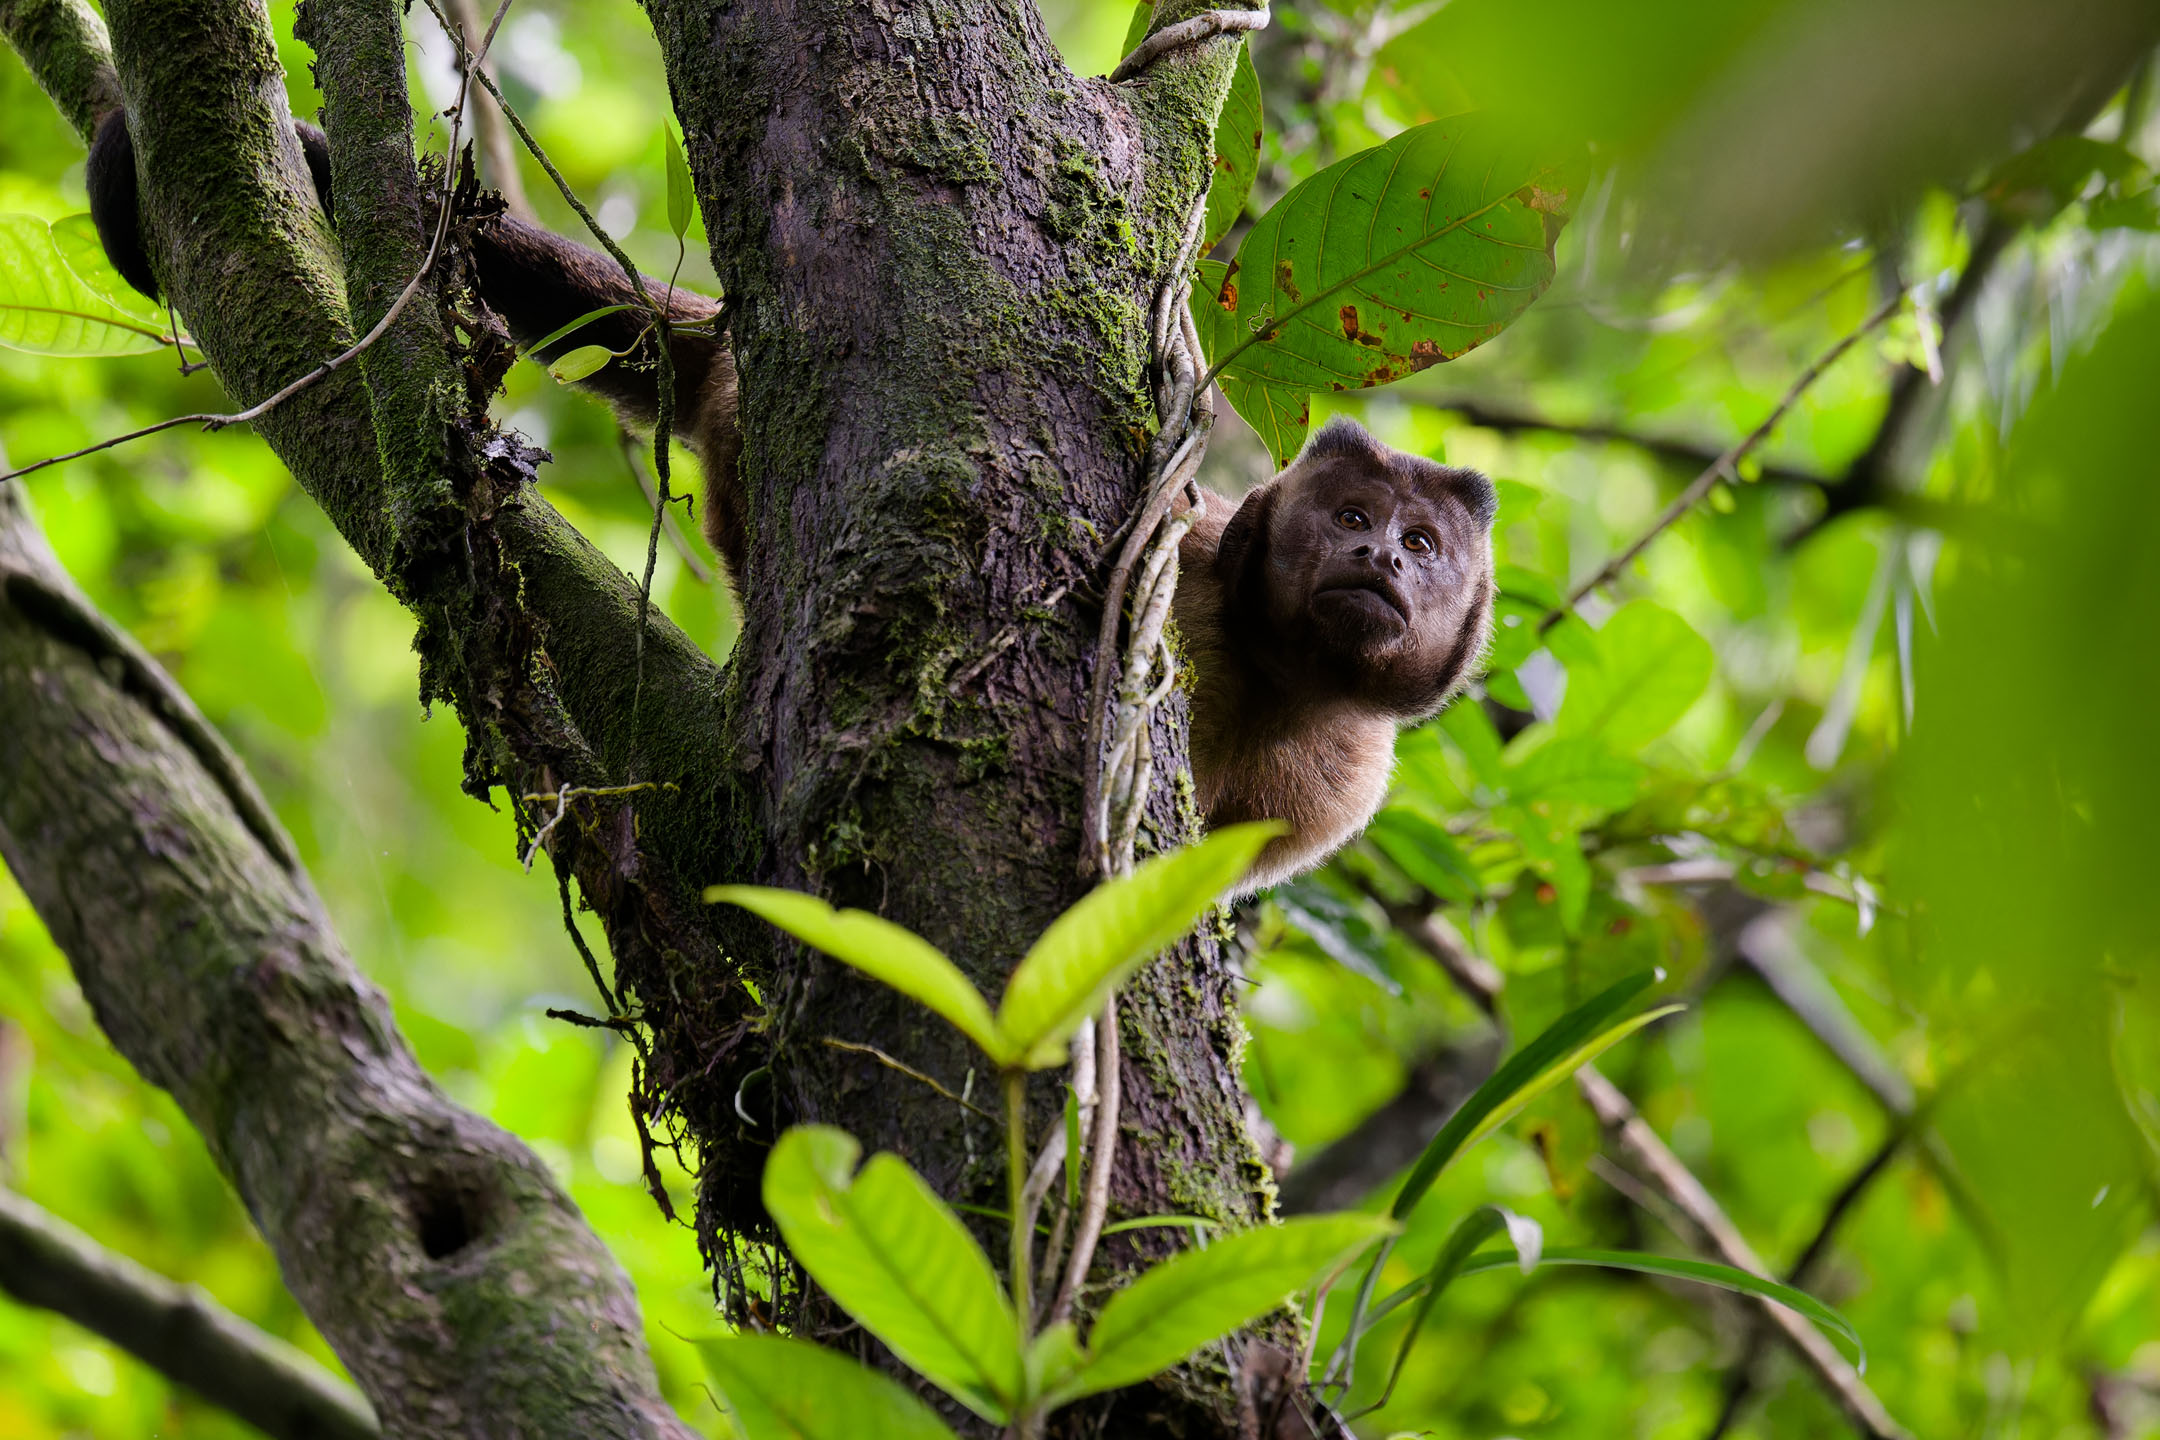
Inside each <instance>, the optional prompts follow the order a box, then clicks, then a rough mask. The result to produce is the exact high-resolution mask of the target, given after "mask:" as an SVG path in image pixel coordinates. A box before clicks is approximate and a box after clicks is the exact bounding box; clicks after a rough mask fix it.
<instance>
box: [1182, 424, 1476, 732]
mask: <svg viewBox="0 0 2160 1440" xmlns="http://www.w3.org/2000/svg"><path fill="white" fill-rule="evenodd" d="M1496 508H1497V499H1496V496H1495V494H1494V491H1493V485H1492V482H1491V481H1490V480H1488V479H1486V478H1485V477H1484V476H1483V475H1481V474H1479V473H1478V472H1477V471H1475V470H1467V469H1463V468H1460V467H1457V466H1448V465H1440V464H1436V463H1435V462H1433V461H1431V460H1427V459H1425V458H1423V457H1422V456H1418V455H1410V454H1406V453H1404V452H1403V451H1400V450H1396V449H1393V448H1391V447H1389V446H1387V445H1383V444H1381V443H1380V442H1379V441H1378V440H1375V439H1374V438H1373V437H1372V436H1371V435H1370V434H1368V433H1367V432H1366V430H1365V428H1364V427H1363V426H1361V425H1359V424H1358V423H1357V422H1356V421H1354V420H1351V419H1349V418H1348V417H1346V416H1337V417H1335V418H1334V419H1332V420H1330V421H1329V422H1328V423H1327V424H1326V425H1325V426H1323V427H1322V428H1321V430H1320V431H1319V432H1318V433H1317V434H1315V435H1314V436H1313V437H1312V439H1311V440H1309V441H1308V442H1307V443H1306V445H1305V448H1304V450H1303V451H1302V452H1301V453H1300V454H1299V455H1298V457H1297V459H1296V460H1295V461H1293V462H1292V463H1291V465H1290V467H1289V468H1288V469H1286V470H1284V471H1283V472H1282V473H1281V474H1280V475H1278V476H1276V477H1275V478H1274V479H1273V480H1271V481H1269V482H1267V483H1266V484H1265V485H1262V486H1261V487H1260V488H1258V489H1256V490H1254V491H1253V492H1252V493H1251V494H1250V495H1248V496H1247V497H1246V499H1245V502H1244V504H1243V505H1241V506H1240V507H1239V508H1238V511H1237V513H1236V514H1235V515H1234V516H1232V517H1231V520H1230V522H1229V524H1228V525H1227V526H1225V527H1224V530H1223V536H1222V542H1221V544H1220V546H1219V547H1218V549H1217V551H1216V556H1215V566H1216V572H1215V573H1216V578H1217V579H1218V580H1219V581H1220V583H1221V585H1222V587H1223V592H1224V595H1225V597H1226V600H1227V603H1226V605H1225V606H1224V611H1225V618H1226V622H1227V624H1226V629H1227V630H1228V631H1229V634H1228V635H1227V636H1226V638H1227V639H1229V641H1230V643H1231V644H1233V645H1234V646H1236V647H1237V648H1238V649H1239V650H1240V651H1241V652H1243V655H1242V658H1244V659H1245V660H1246V661H1247V662H1248V663H1250V664H1251V665H1253V666H1254V667H1255V669H1257V670H1258V671H1259V672H1260V673H1261V674H1263V675H1265V676H1267V677H1268V679H1269V680H1270V681H1271V682H1272V683H1273V684H1275V685H1277V686H1280V687H1282V689H1283V690H1284V691H1285V692H1286V693H1285V698H1293V697H1294V698H1297V699H1302V700H1307V701H1314V702H1323V703H1324V702H1326V701H1330V700H1347V701H1352V702H1355V703H1357V704H1359V705H1360V706H1362V707H1364V708H1367V709H1370V710H1372V711H1376V712H1379V713H1383V714H1387V715H1391V716H1394V717H1396V718H1397V719H1401V720H1416V719H1423V718H1424V717H1426V716H1428V715H1431V714H1433V713H1434V712H1436V711H1438V710H1439V709H1440V707H1441V706H1442V705H1443V704H1445V703H1446V701H1447V699H1448V697H1449V696H1451V695H1452V694H1453V693H1454V692H1455V690H1456V688H1457V687H1458V686H1460V685H1461V684H1462V683H1463V682H1464V681H1465V680H1467V679H1468V678H1469V672H1470V668H1471V666H1472V665H1473V664H1475V663H1476V661H1477V659H1478V657H1479V655H1480V654H1481V653H1482V652H1483V650H1484V647H1485V643H1486V640H1487V639H1488V637H1489V635H1490V631H1491V625H1492V597H1493V579H1492V568H1493V566H1492V540H1491V532H1492V522H1493V514H1494V511H1495V510H1496Z"/></svg>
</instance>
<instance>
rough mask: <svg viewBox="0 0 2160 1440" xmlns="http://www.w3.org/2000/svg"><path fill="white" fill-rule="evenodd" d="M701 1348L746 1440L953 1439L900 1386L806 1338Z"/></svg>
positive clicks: (742, 1338)
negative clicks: (870, 1437)
mask: <svg viewBox="0 0 2160 1440" xmlns="http://www.w3.org/2000/svg"><path fill="white" fill-rule="evenodd" d="M698 1350H699V1351H700V1353H702V1354H703V1355H704V1357H705V1371H706V1373H707V1374H709V1375H710V1376H712V1382H713V1388H714V1389H715V1390H717V1391H718V1392H719V1398H720V1404H721V1408H723V1409H724V1410H726V1411H727V1413H728V1418H730V1419H731V1420H733V1421H734V1422H735V1424H736V1425H737V1426H738V1427H739V1428H740V1429H741V1431H742V1434H743V1440H864V1437H867V1436H872V1435H875V1436H878V1437H879V1440H953V1432H952V1431H951V1430H950V1429H948V1428H946V1425H945V1422H944V1421H942V1420H940V1419H938V1418H937V1416H935V1415H933V1414H931V1413H930V1407H929V1406H927V1405H925V1404H923V1403H922V1401H920V1400H918V1399H916V1398H915V1397H914V1396H913V1395H910V1394H909V1393H908V1392H907V1389H906V1387H904V1386H902V1385H901V1384H900V1382H899V1381H897V1380H894V1379H893V1378H891V1377H890V1376H887V1375H880V1374H878V1372H877V1371H875V1370H872V1369H870V1368H869V1367H868V1366H866V1365H863V1364H861V1363H859V1362H857V1361H854V1360H851V1359H849V1358H848V1357H847V1356H845V1355H842V1354H839V1353H837V1352H835V1351H832V1350H827V1349H824V1348H823V1347H822V1346H818V1345H812V1344H811V1343H810V1342H809V1341H807V1340H791V1339H788V1338H786V1337H784V1336H779V1335H730V1336H727V1337H726V1338H724V1339H720V1340H707V1341H704V1342H702V1343H701V1344H700V1345H699V1346H698Z"/></svg>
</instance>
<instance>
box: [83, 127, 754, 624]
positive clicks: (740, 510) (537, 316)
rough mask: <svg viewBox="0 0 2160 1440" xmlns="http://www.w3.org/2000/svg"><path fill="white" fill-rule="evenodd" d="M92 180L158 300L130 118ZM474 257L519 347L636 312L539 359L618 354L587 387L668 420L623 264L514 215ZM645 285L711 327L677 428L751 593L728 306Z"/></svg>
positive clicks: (681, 366) (692, 345)
mask: <svg viewBox="0 0 2160 1440" xmlns="http://www.w3.org/2000/svg"><path fill="white" fill-rule="evenodd" d="M293 127H294V128H295V129H296V130H298V131H299V132H300V148H301V151H302V153H303V154H305V155H306V157H307V166H308V173H309V174H310V175H311V176H312V177H313V179H314V181H315V193H316V196H317V198H318V199H320V200H321V202H322V207H323V213H324V214H328V213H329V212H330V144H329V140H328V139H327V138H326V137H325V136H324V135H323V132H322V131H321V130H319V129H317V128H316V127H315V126H313V125H310V124H308V123H307V122H306V121H305V120H295V121H294V122H293ZM83 180H84V184H85V185H86V187H87V188H88V189H89V192H90V218H91V220H92V221H93V222H94V223H95V224H96V226H97V232H98V238H99V239H100V240H102V241H103V242H104V245H105V254H106V257H107V258H108V259H110V260H111V261H112V264H113V268H114V269H115V270H117V271H119V272H120V278H121V279H123V280H125V281H127V282H128V284H130V285H132V286H134V287H135V288H136V289H137V290H139V291H141V292H142V293H143V294H145V295H147V296H149V297H150V298H151V299H153V300H155V299H157V298H158V284H157V276H156V275H155V274H153V273H152V272H151V269H150V258H149V256H148V255H147V254H145V253H144V251H143V246H142V233H141V219H140V216H139V214H138V211H137V199H136V183H135V141H134V138H133V137H132V136H131V135H130V134H129V133H128V128H127V116H126V114H125V112H123V111H119V110H113V111H110V112H108V113H107V114H106V115H105V116H104V118H103V119H102V120H100V121H99V122H98V128H97V134H96V137H95V138H94V139H93V140H92V141H91V144H90V158H89V161H88V162H87V164H86V165H85V166H84V171H83ZM472 255H473V268H474V270H475V272H476V273H477V276H478V280H479V286H480V297H481V299H483V300H485V301H486V302H487V305H488V308H489V309H491V310H493V311H495V312H496V313H497V314H498V315H500V316H501V317H502V318H503V321H504V323H505V324H506V325H507V326H508V327H509V330H510V335H511V338H512V339H514V340H516V341H517V342H518V344H519V345H531V344H532V343H533V342H534V341H536V340H539V339H542V338H544V337H546V336H548V335H551V334H553V333H554V332H555V331H557V330H559V329H561V328H562V327H563V326H565V325H567V324H569V323H570V322H571V321H573V320H575V319H577V318H578V317H579V316H580V315H586V314H590V313H591V312H592V311H594V310H599V309H603V308H605V307H607V306H610V305H628V306H630V307H632V308H631V309H628V310H622V311H617V312H616V313H615V314H612V315H606V316H603V317H601V318H600V319H598V320H595V321H593V322H592V323H590V324H588V325H585V326H582V327H580V328H579V329H577V330H575V331H573V332H572V333H571V334H569V335H566V336H564V337H563V338H562V339H560V340H558V341H556V342H555V343H553V344H552V345H549V346H547V347H545V348H543V349H541V350H538V351H535V352H533V353H534V354H535V355H536V357H537V358H538V359H540V360H541V361H543V362H549V361H553V360H554V359H556V358H557V357H558V356H560V355H562V354H564V353H566V352H568V351H570V350H575V349H577V348H579V347H580V346H585V345H605V346H606V347H607V348H608V349H610V350H613V351H615V352H617V353H618V355H619V356H620V357H621V358H619V359H616V360H612V361H610V362H609V363H608V364H607V365H605V366H604V367H602V368H601V369H599V370H597V371H595V372H594V373H593V374H591V375H589V376H587V377H586V378H585V379H583V380H581V381H579V382H578V384H580V385H581V386H583V387H584V388H585V389H587V390H590V391H592V392H593V393H594V394H596V395H599V396H600V397H601V398H603V399H605V400H607V401H608V402H609V403H610V404H611V405H613V406H614V407H615V410H616V412H617V413H618V414H619V415H621V416H622V417H623V419H624V420H625V421H626V422H628V423H629V424H632V425H635V426H637V427H638V428H640V429H643V430H648V431H649V430H651V429H652V427H653V425H654V424H655V423H656V422H657V421H658V419H659V414H660V385H659V372H658V368H657V365H656V363H655V352H654V348H653V341H652V337H651V336H650V335H646V334H645V332H646V331H647V329H648V328H649V327H648V323H647V321H648V315H649V312H647V311H646V309H645V307H644V304H643V302H641V301H640V300H639V299H638V297H637V292H636V291H635V290H633V289H632V288H631V286H630V282H629V280H628V279H627V278H626V277H625V276H624V275H623V272H622V267H621V266H619V265H617V264H616V263H615V262H614V261H613V260H611V259H609V258H608V257H607V256H605V255H603V254H601V253H600V252H599V251H597V250H591V249H587V248H586V247H585V246H583V245H579V244H577V243H575V242H574V241H570V240H565V239H564V238H562V237H561V236H560V235H557V234H555V233H553V232H552V231H548V230H543V229H541V228H540V227H539V226H537V225H531V224H528V223H526V222H525V221H523V220H520V219H517V218H516V217H515V216H511V215H494V216H489V217H487V218H485V219H482V220H481V221H479V223H478V224H477V225H475V226H474V228H473V235H472ZM644 278H645V293H646V294H648V295H650V296H651V297H652V298H653V302H654V303H655V304H658V305H665V306H667V307H668V320H669V323H670V324H671V325H673V326H685V325H702V326H704V327H705V329H704V330H702V331H699V330H689V331H685V330H681V329H675V330H672V331H671V332H670V339H671V343H670V344H669V346H668V354H669V356H670V358H672V359H673V361H674V362H675V413H674V430H675V434H676V435H677V436H678V437H679V438H680V439H681V440H683V441H684V443H686V444H688V445H689V446H690V448H691V451H692V452H693V453H694V454H696V456H697V457H698V464H699V466H700V467H701V468H702V469H703V470H704V472H705V495H704V501H703V508H702V510H701V511H700V512H699V520H700V522H701V524H702V526H703V528H704V531H705V538H706V539H707V540H708V541H710V542H711V544H712V547H713V553H715V554H716V555H718V556H719V557H720V558H721V560H722V561H724V562H725V563H726V565H727V571H728V579H729V581H730V582H731V583H733V584H737V585H740V584H741V583H742V575H743V563H744V561H745V559H746V558H747V555H746V551H747V542H746V536H745V533H744V529H743V524H744V516H745V513H746V510H745V505H744V501H743V494H742V482H741V475H740V473H739V472H738V470H737V465H736V462H737V460H738V459H739V458H740V456H741V454H742V431H741V429H740V428H739V427H738V426H737V424H736V421H735V404H736V399H735V357H734V355H733V353H732V352H731V351H730V350H729V348H728V342H727V337H726V336H725V335H722V334H718V333H714V326H713V323H712V322H713V320H714V317H716V316H717V315H718V314H719V313H720V306H719V305H718V304H717V303H716V302H714V301H712V300H710V299H707V298H706V297H705V296H703V295H696V294H692V293H691V292H690V291H687V290H680V289H678V290H676V291H674V292H673V294H672V295H670V293H669V290H668V285H667V282H666V281H664V280H655V279H653V278H652V277H651V276H646V277H644ZM641 335H644V337H645V338H644V339H643V340H642V341H640V339H639V337H640V336H641ZM633 346H635V347H636V348H635V349H633V348H632V347H633ZM624 352H628V353H624Z"/></svg>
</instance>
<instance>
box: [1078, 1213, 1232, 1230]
mask: <svg viewBox="0 0 2160 1440" xmlns="http://www.w3.org/2000/svg"><path fill="white" fill-rule="evenodd" d="M1221 1223H1222V1222H1220V1221H1218V1220H1210V1219H1208V1218H1207V1216H1205V1215H1140V1216H1136V1217H1135V1218H1133V1219H1131V1220H1119V1221H1117V1222H1115V1223H1114V1224H1109V1225H1105V1226H1103V1232H1102V1233H1103V1234H1105V1235H1122V1234H1124V1233H1125V1232H1126V1231H1127V1230H1172V1229H1189V1228H1191V1227H1192V1226H1195V1225H1197V1226H1199V1227H1200V1228H1201V1229H1203V1230H1213V1229H1216V1228H1217V1227H1218V1226H1219V1225H1220V1224H1221Z"/></svg>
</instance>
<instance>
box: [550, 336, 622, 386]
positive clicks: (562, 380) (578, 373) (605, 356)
mask: <svg viewBox="0 0 2160 1440" xmlns="http://www.w3.org/2000/svg"><path fill="white" fill-rule="evenodd" d="M614 358H615V352H614V351H612V350H610V349H608V347H607V346H605V345H580V346H578V348H577V349H575V350H572V351H570V352H569V353H568V354H566V355H564V356H563V357H562V358H561V359H559V360H557V361H556V362H555V363H554V364H552V365H550V366H548V374H550V375H552V376H554V377H555V379H556V381H557V383H559V384H563V385H575V384H576V383H577V382H578V381H580V380H583V379H584V378H585V377H586V376H588V375H591V374H593V373H594V372H596V371H599V370H603V369H605V368H606V367H607V363H608V362H609V361H610V360H613V359H614Z"/></svg>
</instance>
